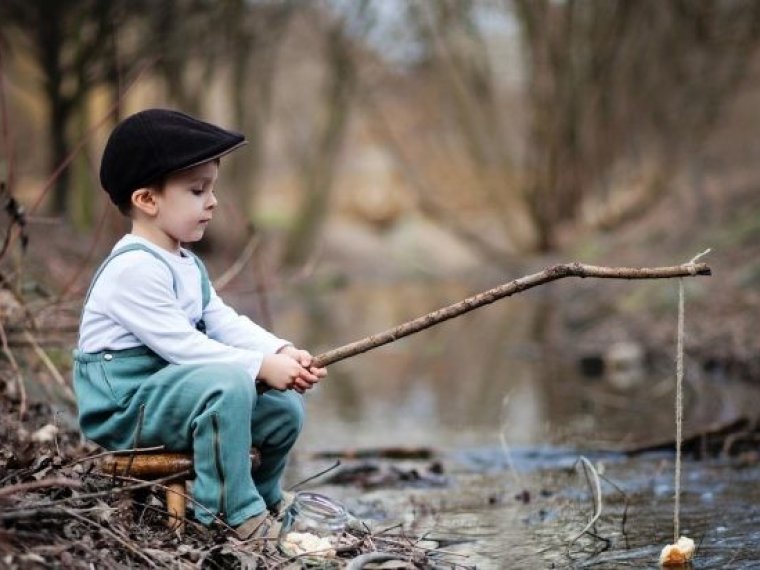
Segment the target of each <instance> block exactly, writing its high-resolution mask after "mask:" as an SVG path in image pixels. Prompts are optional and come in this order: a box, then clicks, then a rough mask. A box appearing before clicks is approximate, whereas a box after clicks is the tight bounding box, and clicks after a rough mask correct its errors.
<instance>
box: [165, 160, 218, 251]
mask: <svg viewBox="0 0 760 570" xmlns="http://www.w3.org/2000/svg"><path fill="white" fill-rule="evenodd" d="M218 174H219V166H218V165H217V163H216V162H215V161H210V162H204V163H202V164H199V165H198V166H193V167H192V168H188V169H186V170H181V171H179V172H175V173H174V174H170V175H169V177H168V178H167V179H166V182H165V184H164V187H163V190H162V191H161V192H158V193H156V195H155V200H156V204H157V207H158V208H157V215H156V217H155V220H154V221H155V224H156V229H158V230H159V231H160V233H161V234H163V236H164V237H166V238H167V240H168V241H169V242H170V244H171V245H172V246H173V247H174V248H176V247H179V244H180V243H190V242H196V241H198V240H200V239H201V238H202V237H203V233H204V232H205V231H206V226H207V225H208V223H209V222H210V221H211V217H212V212H213V210H214V208H215V207H216V204H217V200H216V196H215V195H214V185H215V184H216V178H217V176H218Z"/></svg>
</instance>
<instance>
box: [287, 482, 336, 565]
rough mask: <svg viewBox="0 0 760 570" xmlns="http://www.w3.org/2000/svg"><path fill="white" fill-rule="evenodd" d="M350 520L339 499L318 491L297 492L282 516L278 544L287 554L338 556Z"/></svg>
mask: <svg viewBox="0 0 760 570" xmlns="http://www.w3.org/2000/svg"><path fill="white" fill-rule="evenodd" d="M347 521H348V513H347V512H346V509H345V507H343V505H341V504H340V503H338V502H336V501H334V500H332V499H330V498H329V497H326V496H324V495H320V494H318V493H308V492H302V493H298V494H296V496H295V498H294V499H293V503H292V504H291V505H290V507H288V509H287V510H286V511H285V515H284V516H283V520H282V529H280V535H279V538H278V546H279V547H280V550H281V551H282V552H283V553H284V554H286V555H288V556H302V555H309V556H317V557H332V556H335V547H336V546H337V543H338V539H339V538H340V536H341V535H342V534H343V531H344V530H345V528H346V522H347Z"/></svg>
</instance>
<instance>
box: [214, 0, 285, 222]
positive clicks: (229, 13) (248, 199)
mask: <svg viewBox="0 0 760 570" xmlns="http://www.w3.org/2000/svg"><path fill="white" fill-rule="evenodd" d="M222 4H223V8H222V10H223V12H222V26H223V28H222V29H223V31H224V34H223V37H224V38H225V40H226V42H227V44H226V52H227V53H228V54H229V60H230V66H231V69H230V79H229V82H230V87H229V90H228V92H229V96H230V99H231V101H230V102H231V105H232V110H233V114H234V124H235V125H236V126H237V128H238V129H240V130H241V131H243V132H245V133H246V135H247V136H248V145H249V148H248V149H247V151H246V160H245V161H236V162H233V163H232V164H233V166H234V172H233V177H234V178H235V179H236V180H240V181H241V184H240V189H241V190H242V191H243V192H242V193H241V196H240V203H241V204H244V205H245V210H246V214H247V218H248V219H251V218H252V217H253V207H254V201H255V199H256V195H257V193H258V189H259V181H260V179H261V170H262V166H263V161H264V140H265V134H264V131H265V129H266V126H267V123H268V120H269V119H270V117H271V110H272V97H273V93H274V80H275V72H276V70H277V61H278V59H277V56H278V50H279V47H280V45H281V44H282V42H283V40H284V39H285V36H286V30H287V25H288V23H289V21H290V19H291V17H292V15H293V13H294V11H295V8H296V6H297V2H296V1H295V0H289V1H288V0H286V1H283V2H276V3H269V2H264V3H257V2H249V1H248V0H228V1H227V2H223V3H222Z"/></svg>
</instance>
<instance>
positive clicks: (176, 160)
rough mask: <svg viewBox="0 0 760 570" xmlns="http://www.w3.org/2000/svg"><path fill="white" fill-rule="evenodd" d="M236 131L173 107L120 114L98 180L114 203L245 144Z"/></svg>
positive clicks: (104, 152)
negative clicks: (125, 115)
mask: <svg viewBox="0 0 760 570" xmlns="http://www.w3.org/2000/svg"><path fill="white" fill-rule="evenodd" d="M245 142H246V141H245V137H244V136H243V135H241V134H240V133H236V132H233V131H228V130H225V129H222V128H220V127H217V126H216V125H212V124H211V123H206V122H204V121H199V120H198V119H195V118H193V117H191V116H190V115H186V114H184V113H180V112H178V111H172V110H169V109H147V110H145V111H140V112H139V113H135V114H134V115H131V116H129V117H127V118H126V119H124V120H123V121H122V122H120V123H119V124H118V125H116V128H115V129H114V130H113V132H112V133H111V136H109V137H108V142H107V143H106V148H105V150H104V151H103V158H102V160H101V162H100V183H101V184H102V185H103V188H104V189H105V191H106V192H108V195H109V196H110V197H111V201H112V202H113V203H114V204H116V205H117V206H123V205H125V204H128V203H129V201H130V199H131V197H132V192H134V191H135V190H137V189H138V188H144V187H145V186H148V185H150V184H152V183H154V182H157V181H158V180H161V179H162V178H163V177H164V176H166V175H167V174H170V173H172V172H176V171H178V170H183V169H185V168H190V167H191V166H195V165H197V164H201V163H203V162H207V161H209V160H214V159H216V158H219V157H221V156H223V155H225V154H227V153H229V152H232V151H233V150H235V149H236V148H239V147H240V146H242V145H244V144H245Z"/></svg>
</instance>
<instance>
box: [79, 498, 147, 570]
mask: <svg viewBox="0 0 760 570" xmlns="http://www.w3.org/2000/svg"><path fill="white" fill-rule="evenodd" d="M64 511H65V512H66V514H68V515H70V516H72V517H74V518H75V519H78V520H80V521H82V522H83V523H85V524H88V525H90V526H94V527H95V528H97V529H98V530H99V531H100V532H102V533H103V534H107V535H108V536H110V537H111V538H113V539H114V540H116V541H117V542H118V543H119V544H121V545H123V546H124V547H125V548H126V549H127V550H129V551H130V552H132V553H133V554H134V555H135V556H137V557H138V558H140V559H142V560H144V561H145V562H146V563H147V564H148V566H150V567H151V568H155V567H156V563H155V562H154V561H153V560H151V559H150V558H148V556H146V555H145V554H143V553H142V552H141V551H140V549H139V548H137V547H136V546H135V545H133V544H131V543H130V542H129V541H128V540H126V539H125V538H123V537H122V536H120V535H118V534H117V533H115V532H114V531H112V530H110V529H109V528H106V527H105V526H104V525H102V524H99V523H96V522H95V521H92V520H90V519H88V518H87V517H85V516H83V515H80V514H79V513H77V512H76V511H74V510H71V509H64Z"/></svg>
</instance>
